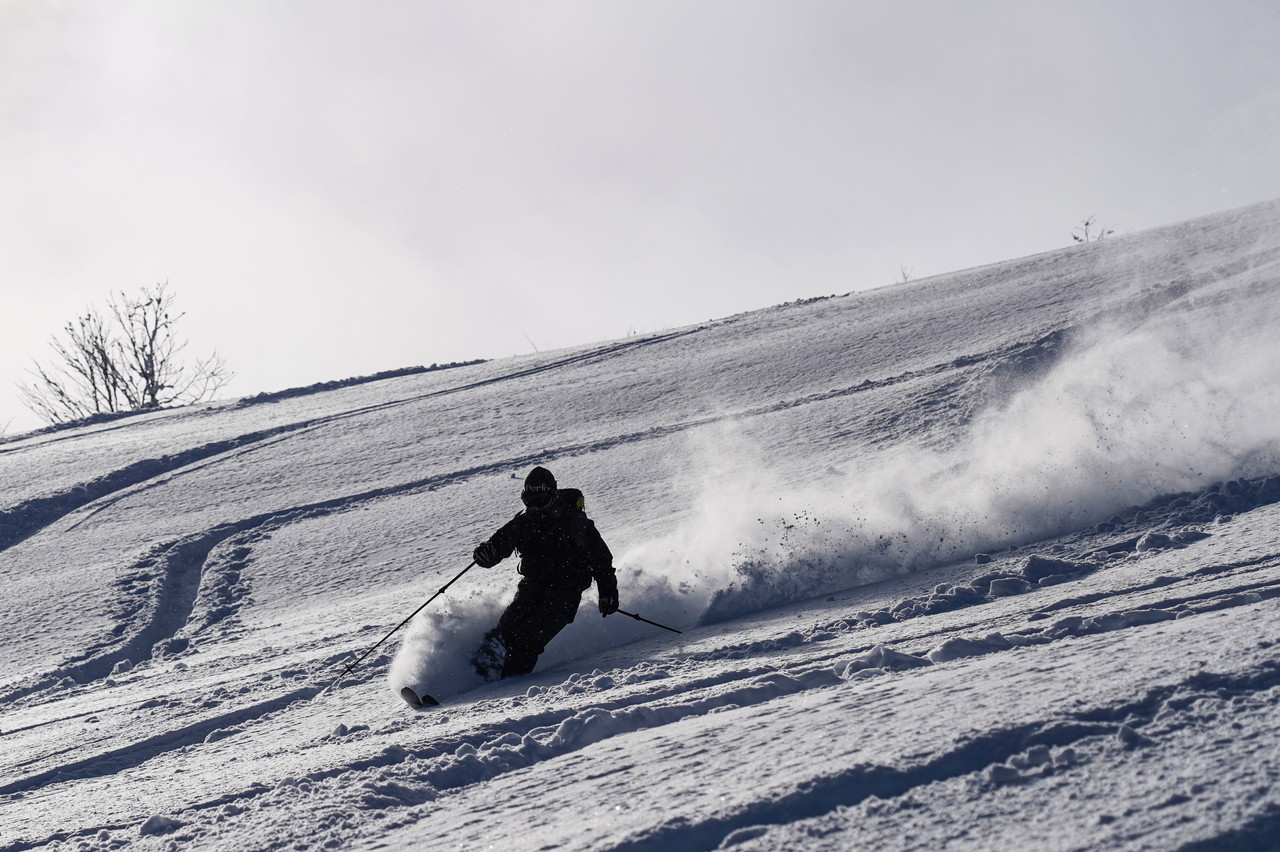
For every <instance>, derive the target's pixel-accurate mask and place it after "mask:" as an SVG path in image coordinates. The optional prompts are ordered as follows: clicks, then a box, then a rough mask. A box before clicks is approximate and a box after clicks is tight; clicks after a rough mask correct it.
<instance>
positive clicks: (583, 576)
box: [489, 488, 617, 592]
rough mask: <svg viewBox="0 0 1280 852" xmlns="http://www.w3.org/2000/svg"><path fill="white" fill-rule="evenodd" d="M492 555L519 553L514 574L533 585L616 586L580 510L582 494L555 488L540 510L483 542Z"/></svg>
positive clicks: (603, 548) (609, 562)
mask: <svg viewBox="0 0 1280 852" xmlns="http://www.w3.org/2000/svg"><path fill="white" fill-rule="evenodd" d="M489 543H490V544H492V545H493V546H494V547H495V548H497V552H498V556H499V557H501V558H502V559H506V558H507V557H508V556H510V555H511V554H512V553H513V552H515V551H519V553H520V574H521V575H523V576H524V577H525V578H527V579H528V580H530V581H532V582H534V583H537V584H538V585H539V586H546V587H547V588H552V589H565V590H566V591H568V590H572V591H575V592H583V591H586V590H587V588H589V587H590V586H591V581H592V580H593V579H594V580H595V581H596V584H597V585H598V586H599V587H600V588H604V589H609V588H615V589H616V588H617V579H616V577H615V575H614V571H613V554H612V553H610V552H609V547H608V545H606V544H605V543H604V539H603V538H601V537H600V532H599V531H598V530H597V529H596V525H595V523H594V522H593V521H592V520H591V519H590V518H588V517H587V513H586V512H585V511H583V509H582V492H580V491H578V490H577V489H573V488H568V489H561V490H559V491H557V492H556V496H555V498H554V499H553V500H552V501H551V505H549V506H548V507H547V508H545V509H541V510H538V511H532V512H530V511H524V512H521V513H520V514H518V515H516V516H515V517H514V518H512V519H511V520H510V521H508V522H507V523H506V524H505V525H504V526H503V527H502V529H500V530H498V531H497V532H496V533H494V534H493V536H492V537H491V538H490V539H489Z"/></svg>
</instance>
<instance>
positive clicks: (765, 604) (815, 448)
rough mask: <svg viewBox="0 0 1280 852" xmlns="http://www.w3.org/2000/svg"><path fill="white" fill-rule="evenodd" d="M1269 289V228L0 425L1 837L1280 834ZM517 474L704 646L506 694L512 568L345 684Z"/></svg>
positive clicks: (596, 622) (576, 668)
mask: <svg viewBox="0 0 1280 852" xmlns="http://www.w3.org/2000/svg"><path fill="white" fill-rule="evenodd" d="M801 284H802V282H798V283H797V286H798V287H800V286H801ZM1278 297H1280V202H1273V203H1269V204H1263V205H1258V206H1254V207H1250V208H1245V209H1242V210H1236V211H1230V212H1227V213H1222V214H1217V215H1214V216H1209V217H1205V218H1202V219H1197V220H1194V221H1190V222H1186V223H1182V224H1178V225H1174V226H1170V227H1165V228H1160V229H1155V230H1152V231H1147V232H1144V233H1141V234H1136V235H1132V236H1128V237H1125V238H1123V239H1114V240H1107V241H1103V242H1100V243H1093V244H1090V245H1087V246H1082V247H1073V248H1070V249H1064V250H1061V251H1058V252H1052V253H1049V254H1044V255H1038V256H1034V257H1029V258H1023V259H1019V260H1013V261H1009V262H1005V263H1000V264H995V265H992V266H987V267H982V268H978V269H972V270H965V271H962V272H957V273H953V274H949V275H945V276H940V277H936V278H931V279H927V280H922V281H915V282H910V283H907V284H901V285H896V286H893V287H888V288H884V289H881V290H876V291H872V292H865V293H855V294H849V295H846V296H839V297H832V298H825V299H813V300H802V301H800V302H796V303H793V304H788V305H781V306H778V307H774V308H770V309H766V310H762V311H756V312H752V313H748V314H743V315H739V316H735V317H730V318H727V319H723V320H718V321H711V322H707V323H705V324H703V325H699V326H696V327H688V328H681V329H674V330H668V331H664V332H661V333H656V334H650V335H637V336H633V337H629V338H626V339H623V340H618V341H610V342H602V343H597V344H592V345H589V346H583V347H579V348H576V349H571V350H563V351H558V352H550V353H535V354H532V355H528V356H524V357H520V358H513V359H505V360H499V361H489V362H484V363H478V364H470V365H466V366H459V367H456V368H452V369H445V370H436V371H430V372H424V373H417V374H408V375H401V376H395V377H392V378H387V379H384V380H380V381H373V382H365V383H361V384H353V385H350V386H345V387H337V388H335V389H317V390H316V392H313V393H305V394H298V395H288V394H282V395H276V396H271V397H267V398H262V399H257V400H244V401H239V402H234V401H233V402H226V403H219V404H210V405H202V406H195V407H191V408H185V409H175V410H169V411H162V412H157V413H153V414H147V415H141V416H136V417H130V418H126V419H122V420H118V421H113V422H110V423H103V424H99V425H95V426H84V427H80V428H77V429H71V430H64V431H58V432H50V433H44V434H34V435H30V436H18V437H17V438H15V439H12V440H9V441H6V442H5V443H0V583H2V584H3V589H4V594H3V595H2V596H0V624H3V625H4V630H3V633H0V653H2V658H3V659H4V660H5V665H4V668H3V670H2V673H0V768H2V769H0V850H25V849H32V848H54V847H60V848H84V849H116V848H121V847H126V846H127V847H134V848H138V849H161V848H178V847H184V846H189V847H191V848H199V849H226V850H244V849H260V850H282V849H331V848H357V849H372V848H384V849H385V848H401V847H409V846H415V847H417V846H424V847H425V848H433V847H436V848H457V849H483V848H496V849H539V848H566V849H593V850H595V849H600V850H604V849H625V850H641V849H653V850H658V849H662V850H670V849H689V850H695V849H715V848H729V847H732V848H734V849H736V850H753V849H759V850H766V849H782V848H786V849H802V850H820V849H848V848H857V847H863V846H865V847H866V848H880V849H922V850H924V849H929V850H932V849H938V848H943V847H945V848H947V849H989V848H1056V849H1162V850H1167V849H1180V850H1186V852H1193V850H1194V852H1204V850H1216V849H1275V848H1280V847H1278V846H1277V845H1276V837H1280V793H1278V792H1277V782H1278V781H1280V734H1278V733H1277V731H1276V727H1275V724H1274V720H1275V718H1276V712H1277V706H1278V705H1280V650H1278V647H1280V646H1277V642H1280V619H1277V615H1278V614H1280V602H1278V601H1277V598H1278V597H1280V505H1278V504H1280V370H1277V365H1278V364H1280V357H1278V356H1280V335H1277V333H1276V330H1277V329H1278V328H1280V298H1278ZM535 464H542V465H545V466H547V467H549V468H551V469H552V470H553V471H554V472H555V474H556V476H557V478H558V479H559V481H560V482H561V483H562V484H563V485H569V486H574V487H578V488H581V489H582V490H583V491H584V492H585V493H586V499H587V508H588V511H589V512H590V514H591V516H592V517H593V518H594V519H595V521H596V523H597V525H598V527H599V528H600V530H601V531H602V533H603V534H604V537H605V538H606V540H607V541H608V543H609V545H610V547H611V548H612V549H613V552H614V554H615V557H616V563H617V565H618V568H619V576H620V580H621V583H620V585H621V598H622V605H623V607H624V609H628V610H631V611H633V612H639V613H640V614H642V615H644V616H645V617H647V618H651V619H654V620H657V621H660V622H663V623H666V624H669V625H672V626H674V627H678V628H680V629H682V630H683V631H684V632H683V633H682V634H680V635H675V634H671V633H668V632H666V631H663V630H659V629H656V628H653V627H649V626H647V625H644V624H640V623H637V622H635V621H632V620H630V619H626V618H624V617H621V616H614V617H611V618H609V619H601V618H600V616H599V614H598V613H597V612H596V611H595V594H594V591H589V592H587V594H586V595H585V596H584V599H583V605H582V609H581V610H580V611H579V614H578V617H577V619H576V621H575V622H574V623H573V624H572V625H570V627H569V628H567V629H566V631H565V632H564V633H563V634H561V635H560V636H559V637H558V638H557V639H556V640H555V641H554V642H553V643H552V645H551V646H550V647H549V648H548V650H547V653H546V654H545V655H544V656H543V658H542V660H541V662H540V664H539V666H538V668H537V669H536V670H535V671H534V673H533V674H531V675H529V676H527V677H523V678H516V679H511V680H508V681H504V682H499V683H495V684H484V683H482V682H481V681H480V680H479V678H478V677H476V676H475V675H474V673H472V672H470V671H469V667H468V665H467V659H468V657H469V655H470V653H471V652H472V650H473V649H474V648H475V646H476V645H477V644H478V642H479V639H480V637H481V635H482V634H483V633H484V632H485V630H487V629H488V628H489V627H491V626H492V624H493V623H494V622H495V621H496V619H497V616H498V614H499V613H500V612H501V610H502V608H503V606H504V605H505V603H506V602H507V601H509V600H510V597H511V595H512V593H513V592H514V587H515V580H516V573H515V570H514V569H515V566H514V560H509V561H507V562H504V563H503V564H502V565H500V566H498V567H497V568H494V569H489V570H482V569H478V568H477V569H472V570H470V571H468V572H467V573H465V574H464V575H463V576H462V577H461V578H460V579H459V580H458V581H457V583H456V584H455V585H453V586H452V587H451V588H450V590H449V591H448V593H447V594H446V595H444V596H442V597H441V598H440V599H439V600H437V601H436V602H435V603H433V604H432V606H431V607H430V608H428V609H427V610H426V611H424V612H423V613H422V615H420V616H419V617H418V618H416V619H415V620H414V621H413V623H412V624H410V625H409V626H408V627H407V628H405V629H404V630H403V631H401V632H399V633H398V634H396V636H395V637H394V638H393V639H392V640H390V641H389V642H388V643H387V644H386V645H384V646H383V647H382V648H381V649H380V650H379V651H378V652H377V653H375V654H374V655H372V656H370V657H369V658H368V659H366V660H365V661H364V662H363V663H362V664H361V665H360V667H358V668H357V669H356V670H355V671H354V672H353V673H352V674H351V675H350V676H347V677H344V678H342V679H341V680H340V681H339V682H338V683H337V684H336V685H334V686H333V687H332V688H328V687H330V684H331V682H332V681H333V680H334V679H335V678H336V677H337V676H338V674H339V673H340V672H341V671H342V667H343V665H344V664H345V663H346V662H347V661H349V660H351V659H352V658H353V657H354V656H355V655H358V654H359V653H361V652H363V651H364V650H365V649H367V648H369V647H370V646H372V645H373V644H374V643H375V642H377V641H378V640H379V639H380V638H381V637H382V636H383V635H384V634H385V633H386V632H387V631H388V630H390V629H391V628H392V627H394V626H395V625H396V624H397V623H399V622H400V621H401V619H403V618H404V617H405V616H407V615H408V614H409V613H410V612H412V611H413V609H414V608H415V607H416V606H418V604H419V603H421V602H422V601H424V600H425V599H426V598H427V597H429V596H430V595H431V594H432V593H434V592H435V591H436V590H438V589H439V588H440V587H441V586H442V585H443V584H444V583H446V582H448V581H449V580H450V579H451V578H453V577H455V576H456V575H457V574H458V572H459V571H461V570H462V569H463V568H464V567H466V565H467V563H468V561H469V560H470V553H471V550H472V548H473V547H474V546H475V545H476V544H477V543H479V542H480V541H481V540H483V539H484V538H486V537H487V536H488V535H489V534H491V533H492V532H493V530H495V529H496V528H497V527H498V526H499V525H500V524H502V523H503V522H505V521H506V520H508V519H509V518H510V517H511V516H512V515H513V514H515V512H516V511H517V510H518V509H519V508H520V506H519V500H518V492H519V487H520V480H521V479H522V478H523V476H524V474H525V473H526V472H527V470H528V469H529V468H530V467H532V466H533V465H535ZM405 684H412V685H415V686H417V687H419V688H422V689H428V690H429V691H431V692H432V693H433V694H435V695H436V696H437V697H440V698H442V699H443V701H444V704H443V706H441V707H439V708H437V709H434V710H431V711H427V712H415V711H413V710H412V709H410V708H409V707H407V706H406V705H405V704H403V703H402V702H401V701H400V700H399V699H398V698H397V697H396V694H395V693H396V691H397V690H398V688H399V687H400V686H402V685H405ZM175 844H176V845H175Z"/></svg>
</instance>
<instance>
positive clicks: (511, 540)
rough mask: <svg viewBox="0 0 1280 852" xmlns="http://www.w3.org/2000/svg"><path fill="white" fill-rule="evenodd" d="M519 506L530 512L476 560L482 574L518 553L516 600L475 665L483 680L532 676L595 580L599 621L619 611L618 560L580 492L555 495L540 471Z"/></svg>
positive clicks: (532, 473)
mask: <svg viewBox="0 0 1280 852" xmlns="http://www.w3.org/2000/svg"><path fill="white" fill-rule="evenodd" d="M520 499H521V501H523V502H524V505H525V510H524V511H523V512H521V513H520V514H518V515H516V516H515V517H514V518H512V519H511V520H510V521H509V522H508V523H507V524H506V525H505V526H503V527H502V529H500V530H498V531H497V532H496V533H494V534H493V536H492V537H491V538H489V540H488V541H485V542H483V543H481V544H480V546H479V547H477V548H476V549H475V552H474V553H473V554H472V556H473V558H474V559H475V562H476V564H477V565H479V566H480V567H481V568H492V567H493V566H494V565H497V564H498V563H499V562H501V561H502V560H503V559H506V558H507V557H508V556H510V555H511V554H512V552H513V551H519V554H520V568H519V571H520V574H521V580H520V585H519V586H518V587H517V589H516V597H515V600H513V601H512V602H511V605H510V606H508V607H507V609H506V611H505V612H503V613H502V617H501V618H499V619H498V625H497V627H495V628H493V629H492V630H490V631H489V632H488V633H486V634H485V637H484V641H483V642H482V643H481V645H480V648H479V649H478V650H477V651H476V653H475V656H474V657H473V658H472V663H473V664H474V665H475V668H476V671H477V672H478V673H479V674H480V676H481V677H483V678H484V679H485V680H497V679H498V678H504V677H512V676H514V675H522V674H528V673H529V672H531V671H533V667H534V665H535V664H536V663H537V662H538V655H540V654H541V653H542V652H543V650H544V649H545V648H546V645H547V643H548V642H550V641H551V639H552V638H553V637H554V636H555V635H556V634H557V633H559V632H560V631H561V630H563V629H564V628H565V627H566V626H567V625H568V624H569V623H570V622H572V621H573V617H574V615H576V614H577V611H578V604H579V602H580V601H581V600H582V593H583V592H584V591H586V590H587V588H588V587H590V585H591V581H592V580H593V579H594V580H595V583H596V592H597V596H598V600H599V607H600V615H601V617H603V616H607V615H610V614H612V613H615V612H617V611H618V579H617V576H616V575H615V574H614V570H613V554H612V553H610V552H609V547H608V545H606V544H605V543H604V539H602V538H601V537H600V533H599V532H598V531H597V530H596V525H595V523H593V522H592V520H591V519H590V518H588V517H587V513H586V512H585V511H583V498H582V492H581V491H578V490H577V489H576V488H566V489H563V490H561V489H559V488H557V487H556V478H555V477H554V476H552V474H551V471H549V470H547V469H546V468H544V467H535V468H534V469H533V470H531V471H530V472H529V475H528V476H526V477H525V480H524V489H523V491H521V493H520Z"/></svg>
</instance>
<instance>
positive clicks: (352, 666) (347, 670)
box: [334, 562, 476, 682]
mask: <svg viewBox="0 0 1280 852" xmlns="http://www.w3.org/2000/svg"><path fill="white" fill-rule="evenodd" d="M474 567H476V563H475V562H472V563H471V564H470V565H468V566H467V567H466V568H463V569H462V570H461V571H460V572H458V576H457V577H454V578H453V579H452V580H450V581H449V582H447V583H445V584H444V585H443V586H441V587H440V591H438V592H436V593H435V594H434V595H432V596H431V597H429V598H427V601H426V603H424V604H423V605H422V606H420V607H418V608H417V609H415V610H414V611H413V612H411V613H409V617H408V618H406V619H405V620H404V621H402V622H400V623H399V624H397V625H396V626H395V627H393V628H391V633H388V634H387V635H386V636H383V637H382V638H381V639H379V640H378V644H377V645H374V646H373V647H372V648H370V649H369V650H367V651H365V652H364V653H363V654H361V655H360V656H359V657H357V658H356V661H355V662H354V663H348V664H347V667H346V668H345V669H343V671H342V674H340V675H338V676H337V677H336V678H334V681H335V682H336V681H338V680H341V679H342V678H344V677H346V676H347V675H348V674H350V673H351V671H352V670H353V669H355V667H356V666H358V665H360V661H361V660H363V659H364V658H365V657H367V656H369V655H370V654H372V653H373V652H374V651H375V650H377V649H378V645H381V644H382V643H383V642H385V641H387V640H388V639H390V638H391V634H392V633H395V632H396V631H397V630H399V629H400V628H401V627H404V626H405V625H406V624H408V623H409V622H410V621H412V620H413V617H414V616H415V615H417V614H418V613H420V612H422V611H423V610H424V609H426V608H427V604H429V603H431V602H432V601H433V600H435V599H436V598H438V597H440V596H441V595H443V594H444V592H445V589H447V588H449V587H450V586H452V585H453V584H454V583H456V582H457V581H458V578H459V577H461V576H462V575H463V574H465V573H467V572H468V571H470V570H471V569H472V568H474Z"/></svg>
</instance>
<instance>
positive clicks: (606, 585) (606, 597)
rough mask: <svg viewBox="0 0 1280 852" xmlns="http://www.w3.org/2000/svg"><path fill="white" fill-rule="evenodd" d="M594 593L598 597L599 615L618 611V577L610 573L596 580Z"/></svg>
mask: <svg viewBox="0 0 1280 852" xmlns="http://www.w3.org/2000/svg"><path fill="white" fill-rule="evenodd" d="M596 593H597V595H598V597H599V598H600V617H601V618H603V617H604V616H606V615H612V614H613V613H615V612H617V611H618V578H617V577H615V576H614V575H612V574H610V575H609V576H607V577H600V578H598V579H597V580H596Z"/></svg>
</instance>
